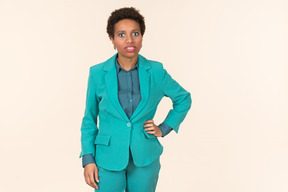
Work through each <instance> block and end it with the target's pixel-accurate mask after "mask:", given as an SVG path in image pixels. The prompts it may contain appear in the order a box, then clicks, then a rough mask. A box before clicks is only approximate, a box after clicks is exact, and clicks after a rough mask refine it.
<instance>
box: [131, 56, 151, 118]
mask: <svg viewBox="0 0 288 192" xmlns="http://www.w3.org/2000/svg"><path fill="white" fill-rule="evenodd" d="M138 62H139V69H138V72H139V83H140V92H141V101H140V103H139V104H138V106H137V107H136V109H135V111H134V112H133V114H132V116H131V118H130V120H131V121H132V120H135V118H136V117H137V115H138V114H139V113H140V112H141V111H142V109H143V107H144V106H145V105H146V103H147V101H148V98H149V93H150V89H149V85H150V72H149V69H150V68H151V65H150V63H149V62H148V61H147V60H146V59H145V58H144V57H143V56H141V55H140V54H138Z"/></svg>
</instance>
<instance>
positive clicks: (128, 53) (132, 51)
mask: <svg viewBox="0 0 288 192" xmlns="http://www.w3.org/2000/svg"><path fill="white" fill-rule="evenodd" d="M142 38H143V37H142V34H141V31H140V26H139V24H138V23H137V22H136V21H134V20H131V19H123V20H120V21H118V22H117V23H116V24H115V26H114V39H112V38H111V41H112V43H113V45H114V46H115V47H116V48H117V50H118V56H119V57H125V58H133V57H137V56H138V53H139V51H140V49H141V46H142Z"/></svg>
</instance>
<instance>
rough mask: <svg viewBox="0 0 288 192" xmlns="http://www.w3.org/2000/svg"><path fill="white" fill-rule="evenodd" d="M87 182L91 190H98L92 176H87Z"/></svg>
mask: <svg viewBox="0 0 288 192" xmlns="http://www.w3.org/2000/svg"><path fill="white" fill-rule="evenodd" d="M89 181H90V183H89V184H88V185H90V186H91V187H93V188H96V189H98V186H97V185H96V182H95V180H94V174H91V175H89Z"/></svg>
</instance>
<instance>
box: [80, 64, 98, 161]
mask: <svg viewBox="0 0 288 192" xmlns="http://www.w3.org/2000/svg"><path fill="white" fill-rule="evenodd" d="M98 109H99V108H98V100H97V96H96V87H95V82H94V79H93V73H92V67H90V70H89V78H88V86H87V94H86V107H85V112H84V117H83V119H82V124H81V153H80V156H79V158H80V157H82V156H83V155H86V154H89V153H91V154H92V155H93V157H95V150H96V149H95V144H94V141H95V138H96V135H97V133H98V127H97V116H98Z"/></svg>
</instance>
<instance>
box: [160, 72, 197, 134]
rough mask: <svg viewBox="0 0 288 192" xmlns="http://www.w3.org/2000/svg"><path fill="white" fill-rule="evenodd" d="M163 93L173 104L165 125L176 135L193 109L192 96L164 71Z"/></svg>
mask: <svg viewBox="0 0 288 192" xmlns="http://www.w3.org/2000/svg"><path fill="white" fill-rule="evenodd" d="M163 73H164V74H163V93H164V96H166V97H169V98H170V99H171V100H172V102H173V109H171V110H170V111H169V113H168V115H167V116H166V118H165V120H164V122H163V123H166V124H167V125H169V126H170V127H171V128H172V129H173V130H174V131H175V132H176V133H178V130H179V126H180V124H181V123H182V121H183V120H184V118H185V116H186V115H187V113H188V111H189V109H190V108H191V104H192V99H191V94H190V93H189V92H188V91H186V90H185V89H184V88H183V87H181V86H180V85H179V84H178V83H177V82H176V81H175V80H174V79H173V78H172V77H171V76H170V75H169V74H168V72H167V71H166V70H165V69H163Z"/></svg>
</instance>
